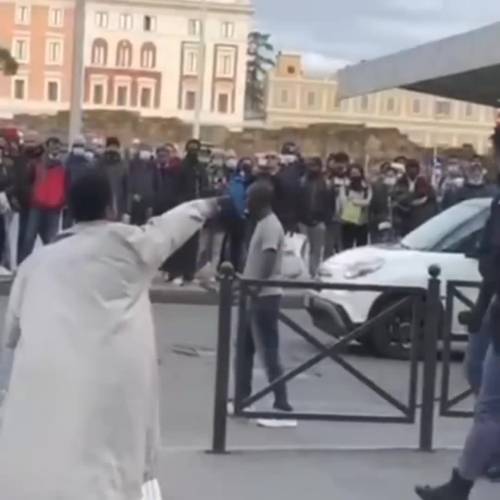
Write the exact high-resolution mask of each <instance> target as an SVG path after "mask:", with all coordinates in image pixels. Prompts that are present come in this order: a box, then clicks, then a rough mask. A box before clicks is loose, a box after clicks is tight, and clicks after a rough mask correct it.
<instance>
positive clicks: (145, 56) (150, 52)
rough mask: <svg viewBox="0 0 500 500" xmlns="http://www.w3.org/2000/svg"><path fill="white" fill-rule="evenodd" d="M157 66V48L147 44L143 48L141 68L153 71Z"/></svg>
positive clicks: (149, 43)
mask: <svg viewBox="0 0 500 500" xmlns="http://www.w3.org/2000/svg"><path fill="white" fill-rule="evenodd" d="M155 66H156V47H155V45H154V44H153V43H151V42H146V43H144V44H143V45H142V48H141V68H146V69H152V68H154V67H155Z"/></svg>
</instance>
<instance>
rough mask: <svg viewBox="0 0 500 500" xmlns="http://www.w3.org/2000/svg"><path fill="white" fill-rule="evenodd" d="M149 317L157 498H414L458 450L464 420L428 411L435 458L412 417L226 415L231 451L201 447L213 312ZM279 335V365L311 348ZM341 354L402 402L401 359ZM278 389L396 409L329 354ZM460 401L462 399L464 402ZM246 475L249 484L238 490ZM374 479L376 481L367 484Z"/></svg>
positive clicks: (207, 436)
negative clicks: (271, 425)
mask: <svg viewBox="0 0 500 500" xmlns="http://www.w3.org/2000/svg"><path fill="white" fill-rule="evenodd" d="M4 308H5V300H3V301H0V319H1V316H3V314H4ZM235 313H236V311H235ZM288 314H289V315H290V316H291V317H292V318H293V319H294V320H296V321H297V322H299V323H300V324H301V325H303V326H304V327H307V329H308V330H310V331H312V332H314V333H315V335H317V337H318V339H320V340H323V341H327V340H328V338H327V337H326V336H324V335H323V334H321V333H320V332H318V331H317V330H315V329H314V327H313V326H312V325H311V322H310V320H309V318H308V316H307V314H306V313H305V312H303V311H288ZM154 316H155V322H156V327H157V337H158V351H159V358H160V366H159V368H160V376H161V387H162V400H161V411H162V456H161V467H160V477H159V479H160V482H161V483H162V486H163V488H164V490H165V491H166V493H167V495H166V498H168V499H172V500H174V499H175V500H195V499H198V498H206V499H208V500H212V499H213V500H215V499H217V500H226V499H229V498H234V497H238V498H241V499H242V500H247V499H248V500H250V499H252V500H253V499H254V498H256V497H258V496H260V497H262V498H269V491H271V490H272V491H273V498H276V499H277V500H285V499H286V500H299V499H301V500H302V499H303V498H305V497H306V495H307V497H308V498H309V499H310V500H315V499H318V500H319V499H320V498H321V499H323V498H325V496H326V495H328V497H331V498H342V499H346V500H358V499H359V500H361V499H365V498H370V499H372V500H378V499H380V500H381V499H382V498H383V499H384V500H400V499H401V498H414V497H413V495H412V493H411V490H412V485H413V484H414V483H415V482H420V481H426V480H429V481H431V482H432V481H439V480H441V479H443V478H445V477H446V475H447V474H448V473H449V468H450V467H451V466H452V465H453V464H454V463H455V460H456V458H457V452H456V451H449V450H458V449H459V448H460V447H461V445H462V443H463V439H464V436H465V434H466V432H467V429H468V426H469V424H470V423H469V421H467V420H461V419H441V418H436V440H435V442H436V446H437V447H439V448H445V449H446V450H447V451H445V452H441V453H438V454H435V455H427V454H420V453H417V452H415V451H414V449H415V448H416V445H417V442H418V426H417V425H394V424H359V423H353V422H346V423H317V422H300V423H299V425H298V427H297V428H294V429H262V428H259V427H257V426H256V425H255V423H253V422H248V421H242V420H231V421H230V422H229V426H228V444H229V448H230V450H232V451H233V454H230V455H227V456H224V457H214V456H210V455H206V454H205V453H204V451H205V450H207V449H208V448H209V444H210V440H211V426H212V413H213V390H214V373H215V345H216V336H217V309H216V308H215V307H213V306H200V305H157V306H154ZM233 319H234V320H235V319H236V318H233ZM281 334H282V355H283V361H284V364H285V366H286V367H287V368H292V367H294V366H296V365H297V364H299V363H301V362H302V361H305V360H306V359H308V358H309V357H311V356H312V355H313V354H314V353H315V352H316V351H315V350H314V348H313V347H311V346H309V345H308V344H306V343H305V341H304V340H302V339H301V338H300V337H298V336H297V335H296V334H294V333H292V332H291V331H290V330H288V329H287V328H285V327H282V329H281ZM345 358H346V359H347V360H348V361H349V362H351V363H352V364H353V365H355V366H356V367H357V368H358V369H360V370H362V371H363V373H365V374H366V375H367V376H368V377H369V378H370V379H371V380H373V381H375V382H377V383H379V384H381V385H382V386H383V387H384V388H385V389H386V390H387V391H389V392H390V393H391V394H392V395H394V396H395V397H397V398H400V399H402V400H404V398H405V397H406V395H407V391H408V376H409V366H408V363H406V362H397V361H386V360H380V359H375V358H372V357H370V356H367V355H366V354H365V353H363V352H362V351H361V350H360V349H359V348H355V349H352V350H351V351H350V352H347V353H346V355H345ZM7 371H8V368H6V367H5V366H3V367H1V369H0V379H3V380H5V377H6V373H7ZM452 372H453V377H452V385H453V390H454V391H457V392H458V391H459V390H461V389H462V388H465V385H466V384H465V380H464V378H463V375H462V368H461V364H460V363H455V364H454V365H453V368H452ZM255 381H256V388H258V387H259V386H263V385H264V384H265V377H264V373H263V371H262V369H261V368H260V367H259V366H257V369H256V372H255ZM289 391H290V395H291V400H292V404H293V405H294V406H295V408H296V409H297V410H298V411H324V412H335V413H346V412H349V413H363V414H376V415H381V414H382V415H396V414H398V413H397V410H395V409H393V408H391V407H390V406H389V405H388V404H387V403H386V402H385V401H383V400H381V399H380V398H379V397H378V396H377V395H376V394H374V393H373V392H371V391H370V390H369V389H367V388H366V387H364V386H362V385H361V384H360V383H359V382H358V381H357V380H355V379H353V378H352V376H351V375H349V374H348V373H346V372H345V371H344V370H343V369H341V368H340V367H338V366H337V365H335V364H334V363H333V362H332V361H330V360H325V361H323V362H321V363H320V364H318V365H317V366H314V367H312V368H311V369H310V370H309V371H307V372H306V373H304V374H303V375H301V376H299V377H298V378H297V379H296V380H294V381H292V382H291V383H290V385H289ZM268 405H269V402H267V401H264V402H263V403H261V404H260V405H259V406H260V408H264V409H266V408H268ZM470 405H471V401H469V402H466V403H465V406H466V407H467V406H470ZM346 450H351V451H346ZM352 450H358V451H352ZM361 450H362V451H361ZM367 450H371V451H367ZM381 450H384V451H381ZM405 450H409V451H405ZM287 475H288V477H287ZM249 477H251V478H254V480H252V481H249V482H248V485H247V486H245V488H244V489H243V490H244V491H241V486H242V484H244V483H245V480H247V479H248V478H249ZM378 482H380V483H383V484H382V485H381V487H377V491H375V492H374V491H373V485H374V484H375V483H378ZM479 491H480V494H479V496H474V497H473V500H476V499H477V500H493V498H498V488H497V487H493V486H492V485H482V486H481V488H480V489H479ZM266 492H267V493H266ZM274 492H276V493H274ZM406 492H407V493H408V495H407V496H406V495H404V494H405V493H406Z"/></svg>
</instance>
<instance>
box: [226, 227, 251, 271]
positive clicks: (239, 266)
mask: <svg viewBox="0 0 500 500" xmlns="http://www.w3.org/2000/svg"><path fill="white" fill-rule="evenodd" d="M246 233H247V224H246V221H245V220H243V219H236V218H234V219H232V220H231V221H228V222H227V223H226V234H225V235H224V240H223V242H222V250H221V257H220V263H222V262H224V261H226V260H229V262H231V264H232V265H233V267H234V269H235V270H236V272H239V273H241V272H242V271H243V266H244V254H245V242H246Z"/></svg>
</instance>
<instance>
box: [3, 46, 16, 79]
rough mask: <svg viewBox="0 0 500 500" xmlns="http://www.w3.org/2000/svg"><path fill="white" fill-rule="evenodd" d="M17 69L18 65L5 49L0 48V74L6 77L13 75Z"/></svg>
mask: <svg viewBox="0 0 500 500" xmlns="http://www.w3.org/2000/svg"><path fill="white" fill-rule="evenodd" d="M17 68H18V64H17V62H16V60H15V59H14V58H13V57H12V55H11V53H10V52H9V51H8V50H7V49H4V48H2V47H0V72H1V73H3V74H4V75H7V76H10V75H15V74H16V73H17Z"/></svg>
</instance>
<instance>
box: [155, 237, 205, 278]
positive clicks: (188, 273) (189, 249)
mask: <svg viewBox="0 0 500 500" xmlns="http://www.w3.org/2000/svg"><path fill="white" fill-rule="evenodd" d="M199 243H200V235H199V233H196V234H195V235H194V236H192V237H191V238H190V239H189V240H188V241H187V242H186V243H185V244H184V245H183V246H182V247H181V248H179V250H177V251H176V252H174V253H173V254H172V255H171V256H170V257H169V258H168V259H167V261H166V262H165V264H163V266H162V270H163V271H165V272H168V273H169V275H170V277H171V278H177V277H181V278H183V279H184V281H193V279H194V275H195V274H196V270H197V263H198V247H199Z"/></svg>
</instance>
